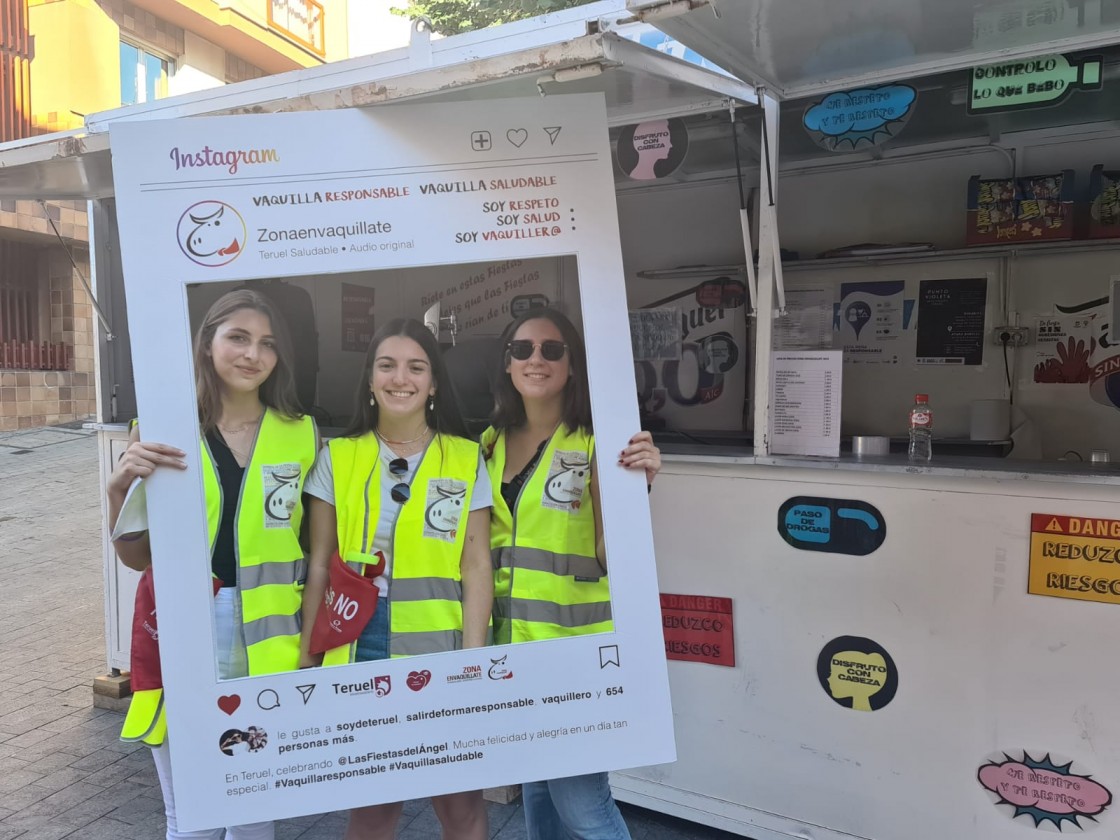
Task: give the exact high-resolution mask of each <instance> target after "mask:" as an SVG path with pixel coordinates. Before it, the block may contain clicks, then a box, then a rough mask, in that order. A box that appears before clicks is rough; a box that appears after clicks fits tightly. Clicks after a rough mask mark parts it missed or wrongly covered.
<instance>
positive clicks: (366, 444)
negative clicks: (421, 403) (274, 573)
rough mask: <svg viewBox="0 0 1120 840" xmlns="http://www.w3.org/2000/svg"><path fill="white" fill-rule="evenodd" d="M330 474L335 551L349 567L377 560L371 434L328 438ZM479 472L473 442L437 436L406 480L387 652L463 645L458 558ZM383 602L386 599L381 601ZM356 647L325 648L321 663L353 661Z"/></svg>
mask: <svg viewBox="0 0 1120 840" xmlns="http://www.w3.org/2000/svg"><path fill="white" fill-rule="evenodd" d="M328 446H329V448H330V457H331V468H332V471H333V473H334V495H335V514H336V516H337V520H338V546H339V555H340V556H341V557H342V559H343V560H345V561H346V562H347V563H350V564H351V565H352V566H353V567H354V568H355V569H357V570H358V571H361V570H362V568H363V566H364V564H366V563H373V562H377V558H376V557H375V556H373V550H374V549H373V538H374V531H375V530H376V528H377V521H378V518H379V517H380V513H381V511H380V499H381V458H380V457H379V452H380V447H379V444H378V441H377V438H376V436H375V435H374V434H373V433H372V432H367V433H366V434H364V435H362V436H361V437H359V438H335V439H334V440H332V441H331V442H330V443H329V444H328ZM477 473H478V444H477V443H474V442H473V441H469V440H466V439H465V438H459V437H453V436H450V435H436V436H435V437H434V438H433V439H432V441H431V442H430V443H429V444H428V448H427V449H426V450H425V451H424V455H423V457H421V459H420V463H419V465H418V466H417V468H416V475H415V476H414V477H413V479H412V484H411V491H412V493H411V496H410V498H409V500H408V501H407V502H405V503H404V504H403V505H401V510H400V513H399V514H398V516H397V521H396V522H395V523H394V525H393V539H392V545H393V553H392V561H393V564H392V571H391V577H390V581H389V598H388V599H382V600H381V602H380V603H379V604H378V606H377V608H378V609H379V610H383V609H388V610H389V655H390V656H393V657H396V656H415V655H417V654H422V653H439V652H441V651H447V650H458V649H460V648H461V647H462V646H463V585H462V581H461V573H460V568H459V564H460V559H461V558H462V554H463V544H464V542H465V541H466V534H467V517H468V516H469V512H470V503H471V495H472V493H473V491H474V484H475V478H476V476H477ZM386 601H388V603H386ZM354 648H355V645H353V644H352V645H349V646H344V647H339V648H335V649H333V650H329V651H327V652H326V654H325V655H324V657H323V664H324V665H341V664H345V663H348V662H352V661H354V659H353V656H354Z"/></svg>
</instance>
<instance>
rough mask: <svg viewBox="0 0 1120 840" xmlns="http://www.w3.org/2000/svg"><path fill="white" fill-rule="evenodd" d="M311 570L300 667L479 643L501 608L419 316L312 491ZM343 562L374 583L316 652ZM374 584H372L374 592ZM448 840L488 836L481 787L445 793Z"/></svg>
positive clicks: (479, 480) (377, 830)
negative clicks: (358, 613)
mask: <svg viewBox="0 0 1120 840" xmlns="http://www.w3.org/2000/svg"><path fill="white" fill-rule="evenodd" d="M305 489H306V491H307V493H308V494H309V495H310V496H311V497H312V501H311V566H310V571H309V574H308V579H307V589H306V591H305V597H304V610H303V617H304V621H303V626H304V655H303V659H302V664H303V665H304V666H313V665H318V664H323V665H332V664H344V663H347V662H365V661H372V660H378V659H386V658H388V657H390V656H414V655H418V654H424V653H438V652H441V651H448V650H458V649H461V648H473V647H482V646H483V645H485V644H486V641H487V631H488V625H489V621H490V612H491V607H492V603H493V594H494V587H493V577H492V574H491V569H490V556H489V540H490V505H491V498H490V497H491V492H490V485H489V477H488V475H487V473H486V470H485V468H484V467H483V465H482V462H481V457H480V455H479V447H478V444H477V443H475V442H473V441H471V440H468V439H467V437H466V430H465V428H464V426H463V421H462V418H461V417H460V415H459V411H458V408H457V407H456V405H455V400H454V395H453V393H452V390H451V387H450V384H449V382H448V379H447V374H446V371H445V368H444V364H443V359H442V357H441V355H440V352H439V345H438V344H437V343H436V340H435V338H434V337H433V336H432V334H431V333H430V332H429V331H428V329H427V328H426V327H425V326H424V325H423V324H421V323H420V322H419V321H415V320H411V319H397V320H393V321H390V322H389V323H387V324H386V325H385V326H384V327H382V328H381V329H380V330H378V332H377V333H376V334H375V335H374V337H373V340H372V341H371V343H370V347H369V351H368V352H367V354H366V361H365V366H364V368H363V371H362V376H361V379H360V381H359V384H358V393H357V405H356V410H355V413H354V419H353V421H352V422H351V424H350V426H349V428H347V429H346V431H345V432H344V433H343V435H342V436H341V437H338V438H336V439H334V440H332V441H331V442H330V443H329V444H328V446H327V447H326V448H325V449H324V450H323V452H322V453H321V454H320V456H319V459H318V460H317V461H316V464H315V467H314V469H313V470H312V473H311V476H310V478H309V479H308V482H307V485H306V487H305ZM332 563H333V564H335V570H336V572H337V570H338V567H340V566H341V564H342V563H345V564H347V565H348V566H349V567H350V568H351V569H352V570H353V571H355V572H358V573H360V574H361V575H363V576H365V577H368V578H370V580H371V584H372V585H375V586H376V593H377V594H376V601H375V603H376V609H375V610H374V613H373V617H372V618H371V619H369V621H368V623H367V624H366V625H365V627H364V628H363V629H362V630H361V631H360V635H357V638H355V639H354V640H353V641H350V642H348V643H347V644H345V645H340V646H338V647H335V648H333V649H330V650H327V651H326V652H325V653H323V654H322V658H321V660H320V654H318V653H312V652H311V650H310V648H311V638H312V635H313V633H312V630H313V628H314V626H315V619H316V616H317V615H318V613H319V610H320V609H321V608H322V603H323V595H324V592H325V590H326V588H327V586H328V583H329V582H330V580H331V573H332ZM371 588H372V587H371ZM432 806H433V808H434V810H435V812H436V815H437V816H438V817H439V820H440V823H441V825H442V827H443V837H444V838H445V840H485V838H486V836H487V820H486V808H485V805H484V804H483V801H482V794H481V792H480V791H466V792H463V793H454V794H448V795H445V796H437V797H434V798H433V799H432ZM400 814H401V803H399V802H397V803H390V804H385V805H374V806H369V807H366V808H356V809H354V810H352V811H351V812H350V824H349V826H348V828H347V832H346V837H347V838H348V840H380V838H386V840H388V838H392V837H393V836H394V834H395V830H396V825H397V822H398V820H399V819H400Z"/></svg>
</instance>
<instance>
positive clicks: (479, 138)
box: [471, 131, 494, 152]
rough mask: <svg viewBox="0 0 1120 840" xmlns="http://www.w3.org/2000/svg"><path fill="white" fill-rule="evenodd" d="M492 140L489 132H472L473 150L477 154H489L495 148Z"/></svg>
mask: <svg viewBox="0 0 1120 840" xmlns="http://www.w3.org/2000/svg"><path fill="white" fill-rule="evenodd" d="M493 145H494V144H493V142H492V141H491V139H490V132H489V131H472V132H471V148H472V149H474V150H475V151H476V152H488V151H490V147H491V146H493Z"/></svg>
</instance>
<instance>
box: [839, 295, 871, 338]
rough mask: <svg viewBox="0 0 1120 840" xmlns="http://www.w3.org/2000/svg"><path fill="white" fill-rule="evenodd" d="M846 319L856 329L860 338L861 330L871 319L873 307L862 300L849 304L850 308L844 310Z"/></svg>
mask: <svg viewBox="0 0 1120 840" xmlns="http://www.w3.org/2000/svg"><path fill="white" fill-rule="evenodd" d="M844 320H845V321H847V322H848V323H849V324H851V327H852V329H853V330H855V333H856V338H857V339H858V338H859V334H860V332H861V331H862V330H863V328H864V327H865V326H866V325H867V322H868V321H870V320H871V307H870V306H868V305H867V304H866V303H864V302H863V301H861V300H857V301H856V302H855V303H852V304H849V306H848V308H847V309H845V310H844Z"/></svg>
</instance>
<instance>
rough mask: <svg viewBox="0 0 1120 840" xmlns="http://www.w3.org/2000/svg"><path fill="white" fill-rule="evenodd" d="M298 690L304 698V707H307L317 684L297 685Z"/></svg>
mask: <svg viewBox="0 0 1120 840" xmlns="http://www.w3.org/2000/svg"><path fill="white" fill-rule="evenodd" d="M296 689H297V690H298V691H299V693H300V695H301V696H302V697H303V705H305V706H306V705H307V701H308V700H310V699H311V695H312V694H313V693H314V691H315V683H311V684H310V685H297V686H296Z"/></svg>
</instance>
